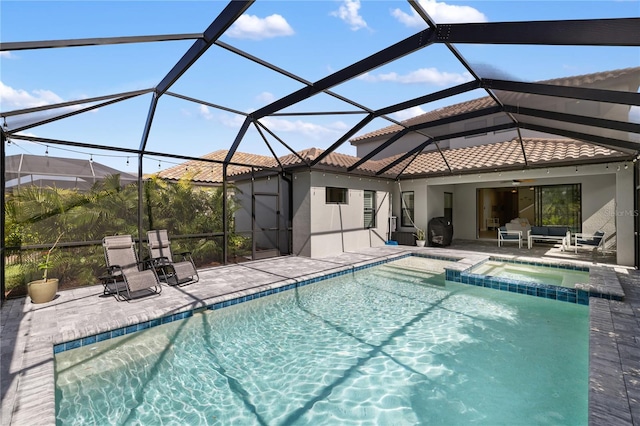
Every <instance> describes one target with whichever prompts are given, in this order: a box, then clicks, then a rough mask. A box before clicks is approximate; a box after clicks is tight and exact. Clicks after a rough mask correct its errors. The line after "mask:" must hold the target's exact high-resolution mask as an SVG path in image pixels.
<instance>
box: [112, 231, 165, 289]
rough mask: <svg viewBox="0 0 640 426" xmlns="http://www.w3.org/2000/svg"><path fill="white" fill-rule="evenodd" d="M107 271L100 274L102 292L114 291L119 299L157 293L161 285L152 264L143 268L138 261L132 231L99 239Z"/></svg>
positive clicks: (141, 263)
mask: <svg viewBox="0 0 640 426" xmlns="http://www.w3.org/2000/svg"><path fill="white" fill-rule="evenodd" d="M102 247H103V248H104V258H105V261H106V263H107V273H106V274H105V275H103V276H101V277H100V279H101V281H102V284H103V285H104V294H115V296H116V298H117V299H119V300H130V299H131V297H132V295H134V296H137V295H142V294H144V293H151V294H160V293H161V292H162V287H161V285H160V281H159V280H158V275H157V274H156V271H155V270H154V269H153V268H150V269H146V268H145V267H144V263H143V262H139V261H138V255H137V254H136V249H135V245H134V243H133V238H131V235H116V236H112V237H104V239H103V240H102Z"/></svg>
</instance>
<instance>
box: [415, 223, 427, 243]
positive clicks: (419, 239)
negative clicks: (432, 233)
mask: <svg viewBox="0 0 640 426" xmlns="http://www.w3.org/2000/svg"><path fill="white" fill-rule="evenodd" d="M413 235H415V237H416V245H417V246H418V247H424V245H425V242H426V240H425V232H424V229H420V228H418V227H416V232H415V234H413Z"/></svg>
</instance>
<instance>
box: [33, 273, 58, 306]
mask: <svg viewBox="0 0 640 426" xmlns="http://www.w3.org/2000/svg"><path fill="white" fill-rule="evenodd" d="M27 291H28V293H29V297H30V298H31V302H33V303H47V302H51V301H52V300H53V298H54V297H56V293H57V292H58V279H57V278H49V279H48V280H47V281H44V280H37V281H31V282H30V283H29V284H27Z"/></svg>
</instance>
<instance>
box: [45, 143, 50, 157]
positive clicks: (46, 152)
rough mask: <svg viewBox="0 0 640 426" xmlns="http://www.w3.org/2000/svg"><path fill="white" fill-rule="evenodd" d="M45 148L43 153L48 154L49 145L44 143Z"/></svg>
mask: <svg viewBox="0 0 640 426" xmlns="http://www.w3.org/2000/svg"><path fill="white" fill-rule="evenodd" d="M45 146H46V147H47V148H46V149H45V150H44V155H49V145H45Z"/></svg>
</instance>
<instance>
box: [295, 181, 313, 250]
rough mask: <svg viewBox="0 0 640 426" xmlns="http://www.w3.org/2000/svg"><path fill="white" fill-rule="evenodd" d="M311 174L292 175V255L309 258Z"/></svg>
mask: <svg viewBox="0 0 640 426" xmlns="http://www.w3.org/2000/svg"><path fill="white" fill-rule="evenodd" d="M310 188H311V173H309V172H301V173H294V175H293V191H292V192H293V197H292V198H293V203H292V204H293V220H292V223H293V225H292V226H293V235H292V246H293V254H294V255H297V256H306V257H311V191H310V190H309V189H310Z"/></svg>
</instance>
